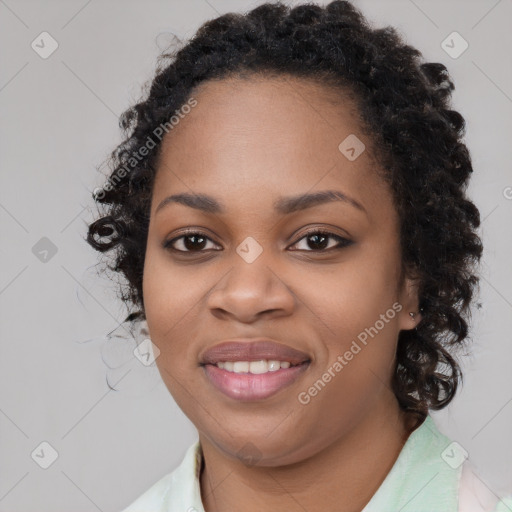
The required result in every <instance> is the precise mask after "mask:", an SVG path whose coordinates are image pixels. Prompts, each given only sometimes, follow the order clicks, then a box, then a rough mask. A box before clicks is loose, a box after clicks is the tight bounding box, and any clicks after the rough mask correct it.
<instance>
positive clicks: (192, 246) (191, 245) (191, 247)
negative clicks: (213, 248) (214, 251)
mask: <svg viewBox="0 0 512 512" xmlns="http://www.w3.org/2000/svg"><path fill="white" fill-rule="evenodd" d="M192 239H194V240H196V241H197V240H200V241H202V243H203V244H204V242H205V238H204V237H203V236H201V235H199V236H197V235H189V236H187V237H185V247H186V248H187V250H194V249H202V248H203V246H202V245H201V247H198V246H197V243H194V242H192V243H188V241H189V240H192Z"/></svg>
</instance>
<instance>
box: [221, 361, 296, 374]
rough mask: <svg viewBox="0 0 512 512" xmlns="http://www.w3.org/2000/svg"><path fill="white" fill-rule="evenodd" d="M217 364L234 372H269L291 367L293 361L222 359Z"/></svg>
mask: <svg viewBox="0 0 512 512" xmlns="http://www.w3.org/2000/svg"><path fill="white" fill-rule="evenodd" d="M217 366H218V367H219V368H221V369H222V370H227V371H228V372H233V373H255V374H258V373H267V372H275V371H277V370H279V369H280V368H289V367H290V366H291V363H290V362H289V361H274V360H272V361H267V360H266V359H261V360H260V361H221V362H218V363H217Z"/></svg>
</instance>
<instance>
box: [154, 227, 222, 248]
mask: <svg viewBox="0 0 512 512" xmlns="http://www.w3.org/2000/svg"><path fill="white" fill-rule="evenodd" d="M207 241H210V242H211V241H212V240H211V238H209V237H208V236H206V235H205V234H204V233H201V232H200V231H188V232H187V233H185V234H183V235H181V236H178V237H176V238H173V239H172V240H168V241H166V242H164V244H163V247H164V249H170V250H173V251H177V252H202V251H204V250H206V249H205V248H204V246H205V244H206V243H207ZM176 242H179V243H178V244H176ZM175 244H176V245H179V246H181V247H184V249H183V248H177V247H175Z"/></svg>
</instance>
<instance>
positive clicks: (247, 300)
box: [207, 256, 296, 323]
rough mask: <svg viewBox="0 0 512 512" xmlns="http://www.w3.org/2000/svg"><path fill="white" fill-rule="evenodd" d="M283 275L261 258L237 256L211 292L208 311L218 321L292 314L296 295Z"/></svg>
mask: <svg viewBox="0 0 512 512" xmlns="http://www.w3.org/2000/svg"><path fill="white" fill-rule="evenodd" d="M237 259H238V260H239V261H237ZM272 267H274V268H272ZM279 274H280V272H279V270H277V269H276V266H275V265H272V264H271V262H270V261H267V260H266V259H264V258H262V257H261V256H260V257H259V258H258V259H257V260H256V261H253V262H252V263H248V262H246V261H244V259H242V258H239V257H238V256H237V257H236V258H235V263H234V265H233V267H232V268H231V270H229V271H228V272H227V273H226V274H225V275H224V277H223V278H222V279H221V280H220V281H219V283H217V285H216V286H215V287H214V288H213V290H212V291H211V292H210V294H209V296H208V299H207V305H208V308H209V310H210V311H211V313H212V314H213V315H215V316H217V317H218V318H224V319H226V318H228V317H230V318H232V319H235V320H237V321H239V322H243V323H253V322H255V321H257V320H259V319H260V318H262V317H272V318H274V317H281V316H288V315H291V314H292V312H293V310H294V308H295V306H296V298H295V294H294V293H293V291H292V290H291V288H290V286H288V285H287V283H286V280H287V279H286V276H284V275H279ZM288 277H289V276H288Z"/></svg>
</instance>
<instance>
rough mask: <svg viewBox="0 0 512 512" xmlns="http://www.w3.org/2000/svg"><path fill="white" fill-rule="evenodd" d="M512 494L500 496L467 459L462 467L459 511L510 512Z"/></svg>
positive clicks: (511, 508)
mask: <svg viewBox="0 0 512 512" xmlns="http://www.w3.org/2000/svg"><path fill="white" fill-rule="evenodd" d="M510 511H512V494H510V495H508V496H507V497H503V498H500V497H499V496H498V495H497V494H495V493H494V491H493V490H492V489H490V488H489V487H488V486H487V485H486V484H485V483H484V481H483V480H482V479H481V478H480V477H479V476H478V475H477V474H476V472H475V470H474V468H473V467H472V466H471V465H470V463H469V461H466V462H465V463H464V465H463V467H462V473H461V476H460V482H459V508H458V512H510Z"/></svg>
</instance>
